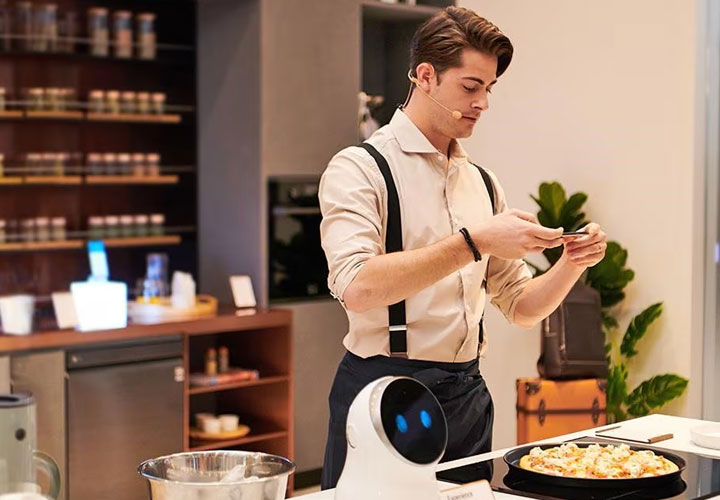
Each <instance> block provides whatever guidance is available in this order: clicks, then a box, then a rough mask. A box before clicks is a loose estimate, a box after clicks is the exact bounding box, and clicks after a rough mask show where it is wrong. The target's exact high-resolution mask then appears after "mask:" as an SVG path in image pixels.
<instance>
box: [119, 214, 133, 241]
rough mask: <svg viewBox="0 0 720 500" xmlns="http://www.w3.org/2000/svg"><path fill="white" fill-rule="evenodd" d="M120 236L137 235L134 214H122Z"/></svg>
mask: <svg viewBox="0 0 720 500" xmlns="http://www.w3.org/2000/svg"><path fill="white" fill-rule="evenodd" d="M120 236H122V237H123V238H130V237H131V236H135V218H134V217H133V216H132V215H121V216H120Z"/></svg>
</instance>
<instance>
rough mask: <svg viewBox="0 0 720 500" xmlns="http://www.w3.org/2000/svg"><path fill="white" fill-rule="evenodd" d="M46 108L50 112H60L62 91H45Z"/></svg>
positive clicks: (51, 89)
mask: <svg viewBox="0 0 720 500" xmlns="http://www.w3.org/2000/svg"><path fill="white" fill-rule="evenodd" d="M45 107H46V108H47V109H48V110H50V111H59V110H60V89H56V88H54V87H51V88H47V89H45Z"/></svg>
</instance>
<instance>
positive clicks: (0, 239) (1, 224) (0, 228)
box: [0, 219, 7, 243]
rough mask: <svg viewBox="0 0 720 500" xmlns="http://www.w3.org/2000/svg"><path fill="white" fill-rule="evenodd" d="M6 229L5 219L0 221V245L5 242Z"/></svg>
mask: <svg viewBox="0 0 720 500" xmlns="http://www.w3.org/2000/svg"><path fill="white" fill-rule="evenodd" d="M6 227H7V223H6V222H5V219H0V243H5V242H7V232H6Z"/></svg>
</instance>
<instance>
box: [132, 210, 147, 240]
mask: <svg viewBox="0 0 720 500" xmlns="http://www.w3.org/2000/svg"><path fill="white" fill-rule="evenodd" d="M148 221H149V218H148V216H147V215H145V214H139V215H136V216H135V233H136V234H137V235H138V236H147V235H148V229H149V228H148Z"/></svg>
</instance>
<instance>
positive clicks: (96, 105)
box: [88, 90, 105, 113]
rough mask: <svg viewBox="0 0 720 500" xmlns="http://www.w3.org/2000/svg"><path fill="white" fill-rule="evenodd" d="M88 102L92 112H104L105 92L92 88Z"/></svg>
mask: <svg viewBox="0 0 720 500" xmlns="http://www.w3.org/2000/svg"><path fill="white" fill-rule="evenodd" d="M88 104H89V108H90V112H91V113H104V112H105V92H103V91H102V90H91V91H90V94H89V95H88Z"/></svg>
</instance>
